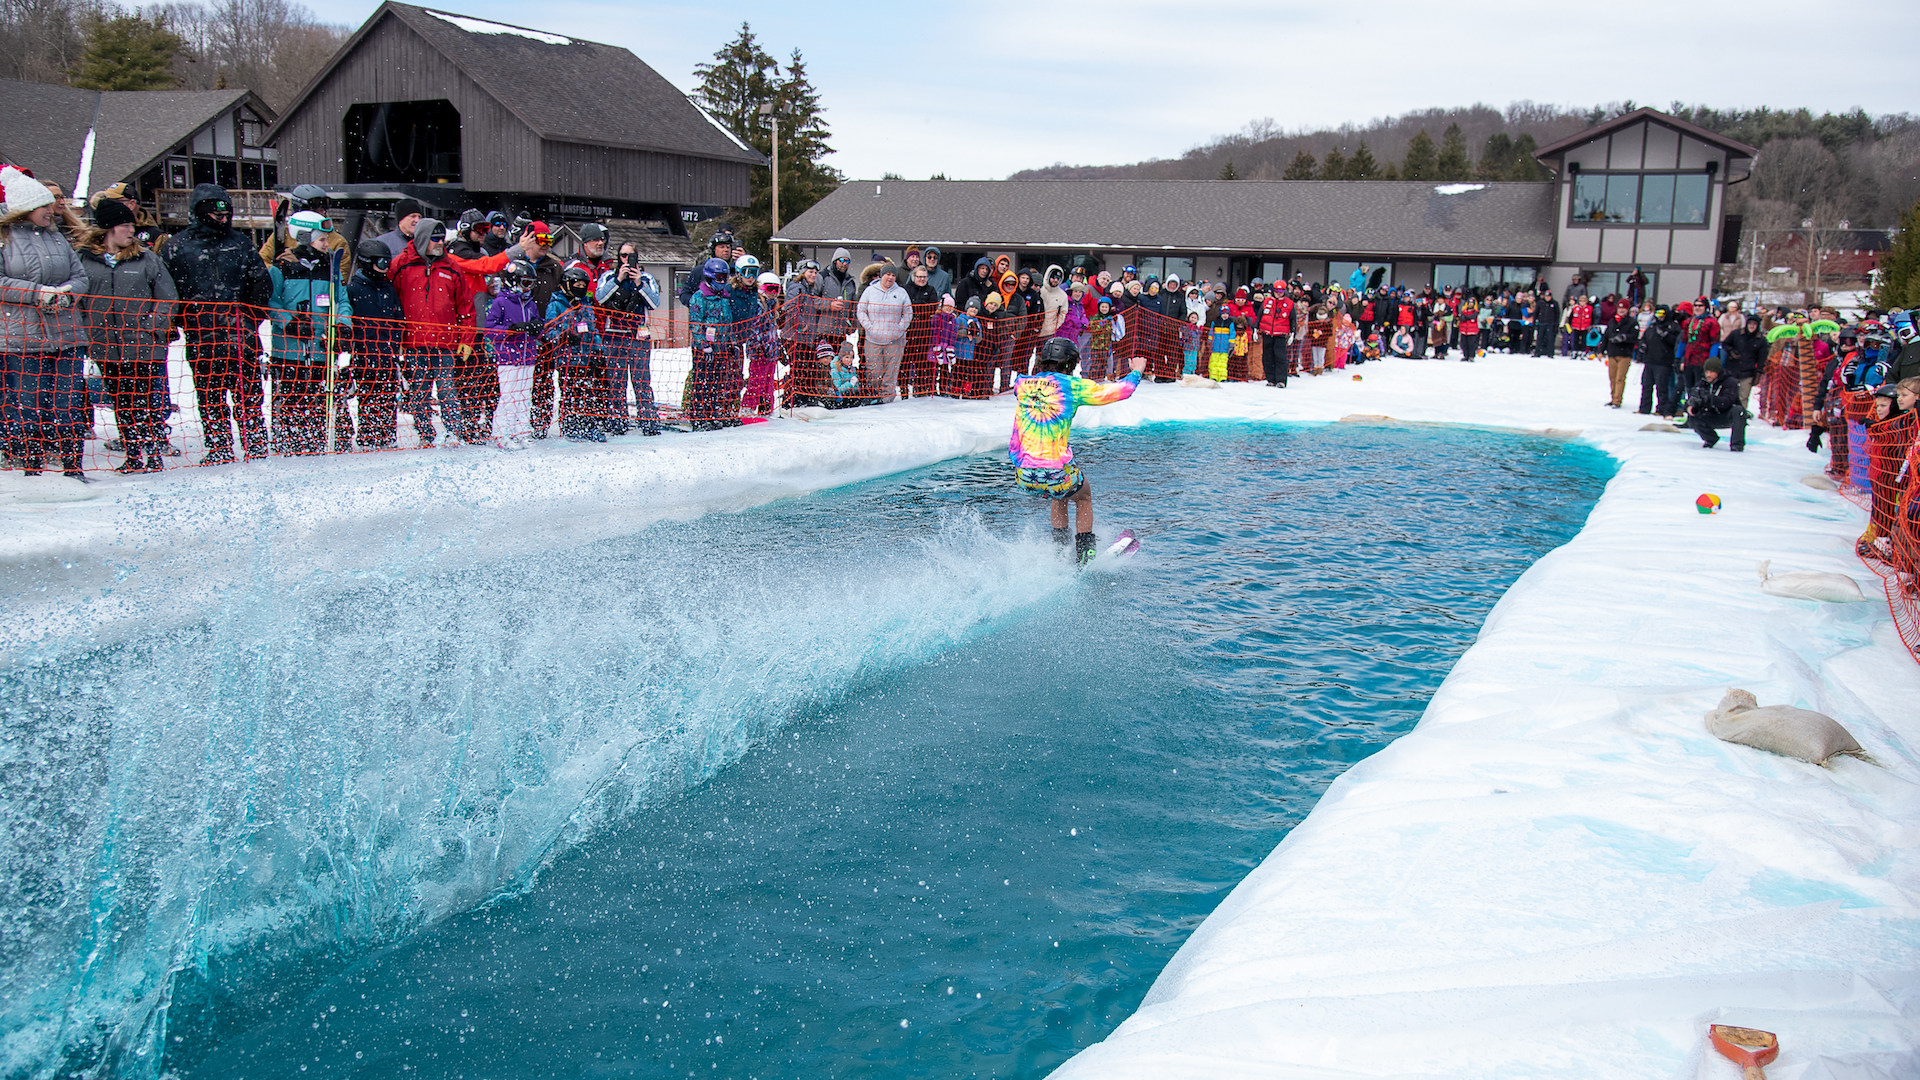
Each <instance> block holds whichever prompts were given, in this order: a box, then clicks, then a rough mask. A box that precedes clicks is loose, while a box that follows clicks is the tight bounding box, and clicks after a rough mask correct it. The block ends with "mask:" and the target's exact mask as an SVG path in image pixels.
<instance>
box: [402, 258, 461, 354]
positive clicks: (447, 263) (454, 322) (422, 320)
mask: <svg viewBox="0 0 1920 1080" xmlns="http://www.w3.org/2000/svg"><path fill="white" fill-rule="evenodd" d="M387 276H388V277H389V278H392V279H393V285H394V288H395V289H397V290H398V291H399V293H400V310H401V311H402V312H403V313H404V314H405V315H406V317H407V347H408V348H410V349H457V348H459V347H460V346H462V345H472V344H473V341H474V326H473V287H472V286H471V285H469V284H468V283H467V275H466V274H465V273H463V272H462V271H461V269H460V268H459V267H458V266H456V265H455V264H454V263H453V261H452V260H451V259H447V258H441V259H437V260H435V261H434V263H433V264H432V265H431V266H429V265H427V263H426V261H425V260H424V259H422V258H421V257H420V253H419V252H418V251H416V250H415V249H414V248H413V247H412V246H411V245H409V246H408V247H407V250H405V251H403V252H401V253H400V257H399V258H397V259H395V260H393V265H392V266H389V267H388V268H387Z"/></svg>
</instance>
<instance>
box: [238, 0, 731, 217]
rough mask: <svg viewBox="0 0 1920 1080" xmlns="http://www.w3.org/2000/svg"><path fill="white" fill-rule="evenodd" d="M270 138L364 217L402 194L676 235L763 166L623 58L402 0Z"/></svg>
mask: <svg viewBox="0 0 1920 1080" xmlns="http://www.w3.org/2000/svg"><path fill="white" fill-rule="evenodd" d="M615 88H617V90H616V89H615ZM267 138H268V139H269V140H270V141H271V142H272V143H273V145H274V146H275V147H276V148H277V149H278V151H279V165H280V184H281V187H283V188H285V187H287V186H290V185H293V184H299V183H315V184H319V185H321V186H323V187H325V188H327V189H328V190H329V192H331V193H334V194H335V195H336V197H339V196H345V197H346V200H347V201H348V202H361V204H362V205H364V206H366V207H367V208H369V209H375V208H378V207H379V206H380V205H381V204H382V201H383V200H386V201H390V200H392V199H394V198H398V197H399V196H401V195H407V196H411V197H413V198H416V199H419V200H420V201H421V202H423V203H425V204H427V205H428V206H429V207H432V208H435V209H437V210H439V211H442V212H454V211H459V210H463V209H467V208H469V207H479V208H484V209H501V210H509V211H512V210H525V211H528V212H531V213H533V214H535V215H536V216H545V217H548V218H549V219H553V220H583V219H606V218H622V219H633V220H638V221H649V220H651V221H659V222H663V223H667V224H668V225H669V227H670V228H671V229H672V230H673V231H675V232H684V225H683V222H684V219H685V216H686V215H685V213H683V212H692V213H693V214H695V215H696V216H697V215H698V213H699V212H700V211H702V210H708V209H711V208H718V207H727V206H741V205H744V204H745V203H746V202H747V176H748V170H749V169H750V168H751V167H753V166H755V165H764V164H765V159H763V158H762V157H761V156H760V155H759V154H757V153H755V152H754V151H753V150H751V149H749V148H748V147H746V146H744V145H742V144H741V143H740V142H739V141H738V140H736V139H734V137H733V136H732V135H731V134H729V133H728V132H727V131H725V130H724V129H722V128H721V127H720V126H719V125H718V124H716V123H714V121H713V120H712V119H711V118H709V117H708V116H707V115H706V114H705V113H704V112H702V111H701V110H700V109H699V108H698V107H697V106H695V105H694V103H693V102H692V101H691V100H689V99H688V98H687V96H686V95H685V94H683V93H681V92H680V90H678V89H677V88H675V87H674V86H673V84H672V83H669V82H668V81H667V80H666V79H664V78H662V77H661V75H660V73H659V72H656V71H654V70H653V69H652V68H651V67H648V66H647V65H646V63H645V62H643V61H642V60H641V59H640V58H639V57H637V56H635V55H634V54H633V53H631V52H628V51H627V50H626V49H621V48H616V47H614V46H611V45H602V44H599V43H597V42H591V41H582V40H579V39H577V38H570V37H565V36H562V35H559V34H549V33H545V32H542V31H538V30H529V29H525V28H523V27H517V26H508V25H506V24H503V23H496V22H490V21H487V20H484V19H475V18H469V17H467V16H464V15H455V14H452V13H449V12H442V11H435V10H432V9H429V8H422V7H414V6H412V5H409V4H397V3H391V2H389V3H384V4H381V5H380V7H379V9H378V10H376V11H375V12H374V13H373V15H372V17H371V18H369V19H368V20H367V21H366V24H365V25H363V26H361V27H360V29H359V30H358V31H356V32H355V33H354V35H353V36H352V37H351V38H349V39H348V40H347V42H346V44H345V45H343V46H342V47H341V49H340V51H339V52H338V53H337V54H335V56H334V57H333V59H332V60H331V61H329V62H328V63H327V65H326V67H324V68H322V69H321V71H320V73H319V74H318V75H316V76H315V77H314V79H313V81H312V82H310V83H308V84H307V86H306V87H305V88H304V89H302V90H301V92H300V94H299V96H298V97H297V98H295V99H294V102H293V104H291V105H290V106H288V107H287V110H286V112H285V114H284V115H283V116H282V117H281V118H280V121H279V123H277V124H275V125H274V127H273V129H272V131H270V132H269V133H268V135H267Z"/></svg>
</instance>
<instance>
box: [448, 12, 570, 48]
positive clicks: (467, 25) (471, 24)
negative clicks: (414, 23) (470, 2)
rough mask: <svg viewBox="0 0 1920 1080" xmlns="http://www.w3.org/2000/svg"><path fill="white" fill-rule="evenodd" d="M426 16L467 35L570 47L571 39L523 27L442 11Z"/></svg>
mask: <svg viewBox="0 0 1920 1080" xmlns="http://www.w3.org/2000/svg"><path fill="white" fill-rule="evenodd" d="M427 14H429V15H431V16H433V17H434V18H436V19H439V20H441V21H442V22H450V23H452V24H453V25H455V26H457V27H459V28H460V29H462V30H465V31H466V32H467V33H469V34H512V35H513V36H515V37H523V38H532V39H533V40H534V41H538V42H540V43H541V44H543V45H571V44H573V39H572V38H570V37H562V36H561V35H559V34H549V33H545V32H543V31H540V30H529V29H527V28H526V27H524V26H508V25H507V24H506V23H497V22H488V21H487V20H485V19H475V18H471V17H469V16H466V15H450V14H448V13H446V12H444V11H433V10H431V9H429V10H428V11H427Z"/></svg>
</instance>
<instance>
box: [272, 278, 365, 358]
mask: <svg viewBox="0 0 1920 1080" xmlns="http://www.w3.org/2000/svg"><path fill="white" fill-rule="evenodd" d="M267 273H268V275H269V276H271V277H272V279H273V299H271V300H269V301H268V302H267V306H268V307H270V308H272V309H273V311H272V313H271V315H272V319H273V358H274V359H275V360H278V361H281V362H283V363H293V364H320V363H325V362H326V353H327V300H326V293H327V278H326V271H325V269H324V268H323V269H322V270H321V271H320V276H319V277H304V276H302V277H289V276H288V275H287V273H286V271H285V270H284V269H283V268H282V267H280V266H279V265H277V264H276V265H274V266H270V267H268V268H267ZM334 293H335V295H334V297H333V298H332V299H333V303H334V304H335V305H336V306H335V307H334V312H333V319H334V326H335V327H336V328H344V327H347V326H351V325H353V304H352V302H351V301H349V300H348V299H347V289H346V286H344V285H343V286H341V287H340V288H338V289H335V290H334ZM334 347H335V349H336V350H338V349H344V348H346V345H345V344H344V340H343V339H342V337H341V336H340V334H339V333H338V332H337V330H336V333H335V335H334Z"/></svg>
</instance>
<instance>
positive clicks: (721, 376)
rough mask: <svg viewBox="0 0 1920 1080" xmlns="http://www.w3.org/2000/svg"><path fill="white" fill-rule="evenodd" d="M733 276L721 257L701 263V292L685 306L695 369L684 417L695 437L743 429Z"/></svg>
mask: <svg viewBox="0 0 1920 1080" xmlns="http://www.w3.org/2000/svg"><path fill="white" fill-rule="evenodd" d="M731 274H732V267H730V266H729V265H727V261H726V260H725V259H722V258H720V257H719V256H714V257H713V258H710V259H708V260H707V261H706V262H704V263H702V264H701V267H700V274H699V286H698V287H697V288H696V289H694V291H693V297H692V302H691V303H689V304H688V305H687V307H688V316H687V318H688V323H689V326H690V329H691V332H692V337H693V343H692V344H693V369H692V371H691V372H689V374H688V376H687V391H686V394H685V399H686V403H687V404H686V412H687V415H688V416H689V417H690V418H691V419H692V421H693V429H694V430H695V431H716V430H719V429H720V428H725V427H735V426H737V425H738V424H739V423H740V417H739V415H738V410H737V409H735V408H734V406H733V401H732V395H731V393H730V391H731V389H732V384H733V382H734V381H735V380H737V379H738V378H739V375H738V372H739V370H740V359H739V355H740V354H739V331H738V328H737V324H736V323H735V322H734V318H733V290H732V288H731V286H729V285H728V283H727V279H728V278H729V277H730V276H731ZM729 368H731V369H732V372H733V374H731V375H729V371H728V369H729Z"/></svg>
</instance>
